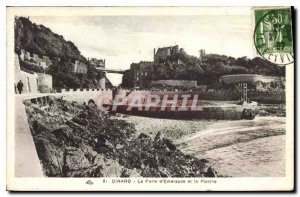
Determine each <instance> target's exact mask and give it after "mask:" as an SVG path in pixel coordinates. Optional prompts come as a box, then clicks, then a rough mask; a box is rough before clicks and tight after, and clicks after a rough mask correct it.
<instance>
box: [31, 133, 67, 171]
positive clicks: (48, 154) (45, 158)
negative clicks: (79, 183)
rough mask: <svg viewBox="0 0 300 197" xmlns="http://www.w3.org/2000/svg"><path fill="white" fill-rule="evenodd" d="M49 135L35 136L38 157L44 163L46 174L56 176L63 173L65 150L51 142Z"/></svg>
mask: <svg viewBox="0 0 300 197" xmlns="http://www.w3.org/2000/svg"><path fill="white" fill-rule="evenodd" d="M47 138H48V137H47V136H36V137H34V142H35V146H36V149H37V153H38V157H39V159H40V161H41V163H42V165H43V171H44V173H45V175H46V176H49V177H55V176H62V175H63V171H62V168H63V164H64V161H63V150H62V149H61V147H58V146H55V145H54V144H53V143H51V142H50V141H49V140H48V139H47Z"/></svg>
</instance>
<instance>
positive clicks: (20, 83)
mask: <svg viewBox="0 0 300 197" xmlns="http://www.w3.org/2000/svg"><path fill="white" fill-rule="evenodd" d="M23 86H24V84H23V82H22V81H21V80H20V81H19V82H18V84H17V88H18V91H19V94H22V92H23Z"/></svg>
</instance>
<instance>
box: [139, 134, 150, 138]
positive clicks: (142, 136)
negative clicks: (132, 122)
mask: <svg viewBox="0 0 300 197" xmlns="http://www.w3.org/2000/svg"><path fill="white" fill-rule="evenodd" d="M138 138H139V139H151V137H150V136H149V135H146V134H145V133H141V134H140V135H139V137H138Z"/></svg>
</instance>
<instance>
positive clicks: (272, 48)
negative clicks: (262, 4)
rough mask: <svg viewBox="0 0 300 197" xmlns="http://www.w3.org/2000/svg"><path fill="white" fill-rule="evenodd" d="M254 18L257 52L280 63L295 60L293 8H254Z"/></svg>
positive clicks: (269, 59)
mask: <svg viewBox="0 0 300 197" xmlns="http://www.w3.org/2000/svg"><path fill="white" fill-rule="evenodd" d="M254 18H255V25H256V27H255V32H254V43H255V47H256V50H257V53H258V54H259V55H260V56H262V57H263V58H265V59H266V60H268V61H270V62H272V63H275V64H278V65H287V64H290V63H292V62H294V54H293V35H292V17H291V8H275V9H274V8H272V9H261V8H260V9H254Z"/></svg>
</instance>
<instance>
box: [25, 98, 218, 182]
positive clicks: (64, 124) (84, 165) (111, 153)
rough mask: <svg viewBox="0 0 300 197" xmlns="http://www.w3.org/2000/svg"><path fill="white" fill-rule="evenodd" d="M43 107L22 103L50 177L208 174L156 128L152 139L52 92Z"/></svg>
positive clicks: (44, 166)
mask: <svg viewBox="0 0 300 197" xmlns="http://www.w3.org/2000/svg"><path fill="white" fill-rule="evenodd" d="M51 103H52V104H51V107H50V108H49V109H48V110H41V109H39V108H38V107H37V106H35V105H34V104H30V103H26V111H27V115H28V117H29V118H28V120H29V123H30V125H31V131H32V134H33V139H34V142H35V145H36V149H37V152H38V156H39V159H40V161H41V164H42V166H43V170H44V174H45V175H46V176H50V177H203V176H206V175H209V176H212V175H211V174H212V173H211V172H206V171H205V170H204V169H206V167H205V163H206V162H203V161H202V160H199V159H197V158H194V157H192V156H190V155H185V154H183V153H182V152H181V151H180V150H178V149H177V148H176V146H175V145H174V144H173V143H172V142H171V141H170V140H168V139H165V138H164V137H163V136H162V134H161V133H160V132H158V133H157V135H156V137H155V138H154V139H152V138H151V137H150V136H148V135H146V134H144V133H140V134H139V133H137V132H136V130H135V128H134V126H133V125H132V124H129V123H127V122H125V121H124V120H118V119H114V118H113V117H110V116H108V115H103V114H101V113H100V112H99V111H97V109H93V108H89V107H86V106H83V105H79V104H77V103H69V102H66V101H63V100H61V99H55V98H51Z"/></svg>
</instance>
